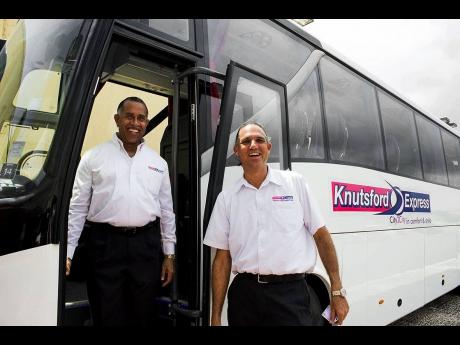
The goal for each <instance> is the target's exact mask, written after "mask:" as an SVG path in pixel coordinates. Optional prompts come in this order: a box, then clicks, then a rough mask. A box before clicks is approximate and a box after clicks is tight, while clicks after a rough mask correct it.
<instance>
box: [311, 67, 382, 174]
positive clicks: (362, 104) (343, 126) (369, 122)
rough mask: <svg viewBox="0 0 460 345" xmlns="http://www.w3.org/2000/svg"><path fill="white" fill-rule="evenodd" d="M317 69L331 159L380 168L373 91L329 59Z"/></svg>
mask: <svg viewBox="0 0 460 345" xmlns="http://www.w3.org/2000/svg"><path fill="white" fill-rule="evenodd" d="M320 68H321V76H322V80H323V86H324V100H325V114H326V123H327V130H328V138H329V149H330V155H331V159H332V160H335V161H343V162H349V163H355V164H359V165H364V166H370V167H372V168H378V169H383V168H384V160H383V149H382V139H381V131H380V122H379V118H378V110H377V101H376V97H375V92H374V88H373V87H372V86H371V85H369V84H368V83H367V82H366V81H365V80H363V79H362V78H360V77H358V76H357V75H355V74H353V73H351V72H350V71H348V70H345V69H344V68H343V67H341V66H339V65H338V64H337V63H335V62H333V61H331V60H330V59H329V58H323V59H322V60H321V62H320Z"/></svg>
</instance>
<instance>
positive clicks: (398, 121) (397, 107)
mask: <svg viewBox="0 0 460 345" xmlns="http://www.w3.org/2000/svg"><path fill="white" fill-rule="evenodd" d="M378 97H379V103H380V111H381V114H382V123H383V130H384V133H385V146H386V153H387V162H388V170H389V171H390V172H393V173H396V174H401V175H405V176H411V177H416V178H420V179H421V178H422V168H421V164H420V154H419V150H418V142H417V132H416V129H415V120H414V114H413V113H412V110H410V109H409V108H407V107H405V106H404V105H402V104H401V103H399V102H398V101H396V100H395V99H393V98H391V97H389V96H388V95H386V94H385V93H383V92H382V91H380V90H379V91H378Z"/></svg>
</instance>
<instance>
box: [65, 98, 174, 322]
mask: <svg viewBox="0 0 460 345" xmlns="http://www.w3.org/2000/svg"><path fill="white" fill-rule="evenodd" d="M147 116H148V110H147V106H146V104H145V103H144V101H142V100H141V99H140V98H137V97H128V98H126V99H125V100H123V101H122V102H121V103H120V105H119V106H118V109H117V113H116V114H115V115H114V119H115V122H116V124H117V127H118V132H117V133H115V134H114V135H113V137H112V139H111V140H110V141H108V142H105V143H102V144H100V145H98V146H96V147H95V148H93V149H91V150H90V151H88V152H86V153H85V154H84V155H83V157H82V159H81V161H80V164H79V166H78V170H77V174H76V177H75V182H74V187H73V195H72V199H71V202H70V207H69V221H68V224H69V229H68V245H67V256H68V259H67V267H66V274H67V275H69V273H70V269H71V259H72V257H73V254H74V251H75V248H76V246H77V242H78V240H79V238H80V235H81V233H82V230H83V228H84V227H85V228H86V229H85V232H87V233H86V236H87V243H86V246H87V248H88V253H87V254H88V265H87V269H88V272H87V290H88V299H89V303H90V307H91V314H92V318H93V323H94V325H97V326H99V325H104V326H105V325H128V324H133V325H145V326H146V325H151V324H152V323H153V321H154V319H155V317H156V307H155V297H156V296H157V294H158V289H159V286H160V275H161V281H162V282H163V284H162V285H163V286H166V285H167V284H169V283H170V282H171V281H172V278H173V274H174V244H175V242H176V224H175V216H174V211H173V203H172V196H171V184H170V180H169V172H168V165H167V163H166V161H165V160H164V159H163V158H161V157H160V156H159V155H158V154H157V153H156V152H155V151H154V150H152V149H151V148H149V147H148V146H147V145H146V144H145V142H144V139H143V136H144V134H145V130H146V127H147V123H148V118H147ZM160 223H161V224H160ZM161 247H162V249H163V254H164V260H163V263H162V266H161V273H160V257H161V252H160V251H161Z"/></svg>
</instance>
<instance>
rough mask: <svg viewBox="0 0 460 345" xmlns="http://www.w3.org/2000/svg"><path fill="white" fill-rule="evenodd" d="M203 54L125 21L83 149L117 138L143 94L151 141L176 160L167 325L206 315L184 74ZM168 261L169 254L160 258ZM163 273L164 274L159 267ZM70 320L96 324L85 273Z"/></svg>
mask: <svg viewBox="0 0 460 345" xmlns="http://www.w3.org/2000/svg"><path fill="white" fill-rule="evenodd" d="M196 60H197V58H196V57H194V56H191V54H182V53H181V52H179V51H175V50H174V49H171V48H169V47H168V46H167V45H165V44H162V43H161V42H160V43H159V42H157V41H156V40H153V39H150V38H149V37H148V36H140V35H139V34H138V32H135V31H131V30H128V29H127V28H126V27H125V26H118V25H117V23H115V25H114V29H113V34H112V37H111V40H110V43H109V47H108V49H107V53H106V55H105V57H104V58H103V59H102V64H101V66H102V67H101V70H100V71H99V73H98V76H99V84H98V86H97V96H96V97H95V99H94V103H93V106H92V109H91V114H90V116H89V122H88V125H87V127H86V128H85V129H84V130H85V133H84V140H83V144H82V145H81V149H80V151H79V157H81V156H82V155H83V154H84V153H85V152H86V151H87V150H89V149H91V148H93V147H94V146H96V145H98V144H100V143H102V142H104V141H107V140H109V139H110V138H111V137H112V135H113V133H115V132H116V131H117V128H116V125H115V122H114V119H113V115H114V114H115V113H116V111H117V106H118V104H119V103H120V102H121V101H122V100H123V99H125V98H126V97H129V96H136V97H139V98H141V99H142V100H143V101H144V102H145V103H146V105H147V108H148V110H149V116H148V117H149V124H148V126H147V130H146V134H145V136H144V139H145V141H146V144H147V145H148V146H149V147H151V148H152V149H154V150H155V151H156V152H157V153H158V154H160V155H161V156H162V157H163V158H164V159H165V160H166V161H167V163H168V167H169V172H170V179H171V187H172V193H173V203H174V212H175V215H176V236H177V244H176V267H175V270H176V271H175V275H174V280H173V283H172V284H170V285H168V286H167V287H165V288H162V289H161V295H160V297H159V298H158V299H157V303H158V306H159V311H160V312H159V318H158V320H157V321H158V323H159V324H165V325H171V324H172V325H190V324H195V323H196V322H197V321H196V319H197V316H198V315H199V312H197V311H196V310H197V309H199V306H198V305H197V304H198V297H197V296H198V295H199V292H198V291H197V284H198V281H199V267H198V266H199V264H198V263H199V262H200V260H199V252H198V251H197V250H196V247H197V245H198V243H199V241H200V239H199V237H198V235H197V231H196V229H197V223H198V221H199V220H198V217H196V216H195V214H194V208H193V205H195V204H196V195H197V184H196V183H195V182H194V181H195V180H196V174H195V173H194V171H195V170H196V160H194V159H193V157H194V154H195V153H194V150H195V149H194V147H195V144H194V143H195V142H196V135H195V132H196V131H195V127H194V126H195V121H194V118H193V117H194V114H193V111H194V104H196V102H195V91H194V90H195V78H194V75H192V74H190V75H182V76H181V77H180V78H178V75H180V74H181V73H182V72H183V71H185V70H188V69H190V68H193V67H194V66H195V63H196ZM159 260H161V261H162V260H163V257H162V255H161V257H160V258H159ZM158 274H160V272H158ZM63 323H64V325H76V324H79V325H82V324H89V325H90V324H91V319H90V313H89V304H88V301H87V295H86V283H85V281H84V280H82V279H80V278H79V277H72V270H71V276H70V277H68V279H66V287H65V311H64V322H63Z"/></svg>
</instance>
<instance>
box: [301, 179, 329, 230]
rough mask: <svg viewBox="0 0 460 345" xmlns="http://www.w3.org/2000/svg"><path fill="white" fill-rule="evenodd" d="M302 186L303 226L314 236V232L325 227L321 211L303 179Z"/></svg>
mask: <svg viewBox="0 0 460 345" xmlns="http://www.w3.org/2000/svg"><path fill="white" fill-rule="evenodd" d="M301 179H302V184H303V187H304V188H303V191H304V198H305V199H304V203H303V208H304V224H305V226H306V227H307V229H308V231H309V232H310V233H311V234H312V235H314V234H315V233H316V231H317V230H318V229H319V228H321V227H323V226H324V225H325V222H324V218H323V215H322V213H321V210H320V208H319V206H318V203H317V201H316V199H315V197H314V195H313V193H312V191H311V190H310V187H309V186H308V183H307V182H305V180H304V179H303V177H301Z"/></svg>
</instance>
